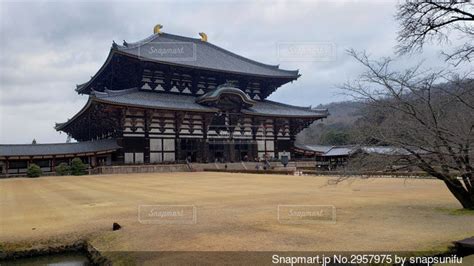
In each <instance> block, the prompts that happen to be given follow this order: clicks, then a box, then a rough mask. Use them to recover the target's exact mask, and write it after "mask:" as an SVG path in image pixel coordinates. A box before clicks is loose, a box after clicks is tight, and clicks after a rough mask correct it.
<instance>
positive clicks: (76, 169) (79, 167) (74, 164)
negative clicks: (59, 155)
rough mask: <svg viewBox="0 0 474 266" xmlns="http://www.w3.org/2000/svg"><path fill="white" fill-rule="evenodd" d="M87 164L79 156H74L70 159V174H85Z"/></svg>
mask: <svg viewBox="0 0 474 266" xmlns="http://www.w3.org/2000/svg"><path fill="white" fill-rule="evenodd" d="M86 169H87V166H86V165H85V164H84V163H83V162H82V161H81V159H79V158H74V159H72V161H71V174H72V175H85V174H86Z"/></svg>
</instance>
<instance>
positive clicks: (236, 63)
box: [115, 33, 299, 79]
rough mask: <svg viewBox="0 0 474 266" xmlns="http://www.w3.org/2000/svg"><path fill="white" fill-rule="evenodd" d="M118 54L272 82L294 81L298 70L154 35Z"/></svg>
mask: <svg viewBox="0 0 474 266" xmlns="http://www.w3.org/2000/svg"><path fill="white" fill-rule="evenodd" d="M115 47H116V48H117V50H118V51H120V52H122V53H125V54H128V55H131V56H135V57H139V58H141V59H142V60H147V61H155V62H162V63H170V64H176V65H181V66H186V67H192V68H200V69H206V70H214V71H221V72H229V73H235V74H246V75H256V76H263V77H275V78H294V79H296V78H298V76H299V74H298V70H284V69H280V68H279V66H278V65H268V64H263V63H260V62H257V61H254V60H251V59H248V58H246V57H243V56H240V55H237V54H235V53H232V52H230V51H228V50H225V49H223V48H221V47H219V46H216V45H214V44H211V43H209V42H207V41H201V39H197V38H189V37H183V36H178V35H173V34H168V33H157V34H153V35H151V36H150V37H148V38H146V39H144V40H142V41H139V42H136V43H124V45H115Z"/></svg>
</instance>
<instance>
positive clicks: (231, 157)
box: [228, 138, 236, 163]
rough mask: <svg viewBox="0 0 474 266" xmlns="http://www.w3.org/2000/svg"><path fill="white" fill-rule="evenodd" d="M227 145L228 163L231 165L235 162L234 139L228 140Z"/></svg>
mask: <svg viewBox="0 0 474 266" xmlns="http://www.w3.org/2000/svg"><path fill="white" fill-rule="evenodd" d="M228 143H229V144H228V146H229V161H230V162H232V163H233V162H235V160H236V158H235V143H234V139H233V138H231V139H229V142H228Z"/></svg>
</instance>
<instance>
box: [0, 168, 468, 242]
mask: <svg viewBox="0 0 474 266" xmlns="http://www.w3.org/2000/svg"><path fill="white" fill-rule="evenodd" d="M328 179H331V177H314V176H284V175H254V174H231V173H212V172H193V173H154V174H130V175H102V176H80V177H75V176H67V177H56V176H54V177H41V178H36V179H30V178H14V179H3V180H0V215H1V220H0V242H1V243H3V244H5V243H8V244H11V243H20V242H35V241H36V242H45V243H47V242H48V241H52V239H54V241H56V242H57V241H59V242H60V241H62V240H63V239H67V240H71V239H76V238H77V239H79V238H87V239H89V240H90V241H91V242H92V243H93V244H94V245H95V246H96V247H97V248H98V249H100V250H106V251H245V250H251V251H272V250H279V251H297V250H298V251H312V250H325V251H381V250H384V251H401V250H403V251H406V250H433V249H438V248H441V247H445V246H446V245H447V244H449V243H450V242H451V241H454V240H459V239H462V238H464V237H468V236H472V235H474V216H473V215H456V214H453V211H454V210H456V209H459V208H460V205H459V204H458V203H457V202H456V201H455V199H454V198H453V197H452V196H451V195H450V193H449V192H448V191H447V189H446V188H445V187H444V185H443V183H442V182H439V181H437V180H407V179H390V178H373V179H355V178H354V179H350V180H348V181H344V182H343V183H339V184H337V185H334V184H332V182H328ZM140 205H193V206H194V207H195V214H196V216H195V219H196V222H195V223H184V224H180V223H168V224H144V223H140V221H139V219H138V215H139V211H138V209H139V206H140ZM278 205H333V206H334V207H335V210H336V219H335V222H320V221H313V222H309V223H294V224H291V223H290V224H287V223H280V222H279V221H278V219H277V216H278ZM113 222H118V223H119V224H120V225H121V226H122V229H121V230H119V231H115V232H112V230H111V228H112V223H113Z"/></svg>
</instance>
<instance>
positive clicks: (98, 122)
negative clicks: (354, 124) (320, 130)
mask: <svg viewBox="0 0 474 266" xmlns="http://www.w3.org/2000/svg"><path fill="white" fill-rule="evenodd" d="M149 39H150V38H149ZM151 39H152V40H154V41H156V42H157V43H158V44H159V43H160V41H161V40H166V41H169V40H173V41H176V43H177V45H179V43H181V42H183V41H186V42H189V43H190V44H192V47H194V49H196V51H197V57H196V59H195V61H192V62H191V63H189V62H185V61H184V62H180V61H177V62H175V61H173V60H171V62H169V61H166V60H154V59H151V58H143V57H140V56H137V55H136V54H134V53H133V51H132V49H135V47H139V48H142V49H145V48H144V47H145V45H148V46H149V45H150V40H148V41H146V42H143V43H138V44H134V45H128V44H127V45H124V46H118V45H116V44H114V45H113V46H112V49H111V52H110V54H109V57H108V59H107V61H106V62H105V64H104V66H102V68H101V69H100V70H99V72H98V73H97V74H96V75H95V76H94V77H92V79H91V80H90V81H89V82H87V83H85V84H82V85H79V86H78V87H77V89H76V90H77V91H78V92H79V93H81V94H89V101H88V103H87V104H86V106H85V107H84V108H83V109H82V110H81V111H80V112H79V113H78V114H77V115H75V116H74V117H73V118H72V119H70V120H69V121H68V122H66V123H62V124H58V125H57V129H58V130H62V131H65V132H67V133H68V134H69V135H71V136H72V137H73V138H75V139H76V140H78V141H86V140H94V139H104V138H114V139H116V140H117V143H118V144H119V145H120V146H121V147H123V148H122V149H121V150H119V151H118V152H117V153H116V154H115V156H114V159H115V162H116V163H160V162H175V161H184V160H190V161H196V162H214V161H216V160H218V161H229V162H232V161H241V160H255V159H256V158H264V157H265V158H268V159H271V158H278V157H279V153H281V152H288V151H291V150H292V147H293V143H294V140H295V136H296V134H297V133H298V132H299V131H301V130H302V129H303V128H305V127H307V126H308V125H309V124H311V123H312V122H313V121H315V120H317V119H321V118H324V117H326V116H327V111H324V110H313V109H310V108H304V107H295V106H289V105H285V104H279V103H275V102H271V101H268V100H266V98H267V97H268V96H269V95H270V94H271V93H272V92H273V91H275V90H276V89H277V88H278V87H279V86H281V85H283V84H285V83H288V82H290V81H293V80H296V79H297V78H298V77H299V74H298V73H297V71H287V70H281V69H279V68H278V66H269V65H264V64H261V63H258V62H255V61H252V60H249V59H246V58H243V57H240V56H238V55H235V54H232V53H230V52H228V51H225V50H223V49H222V48H218V47H216V46H214V45H212V44H208V43H207V42H204V41H201V40H199V39H192V38H186V37H181V36H175V35H169V34H155V35H153V36H152V38H151ZM200 51H204V52H205V53H207V54H202V53H204V52H200ZM209 53H214V54H212V55H213V56H212V58H215V59H214V61H212V62H209V60H208V59H206V58H204V59H203V58H201V57H204V56H208V54H209ZM219 56H220V57H222V58H221V59H219ZM220 62H222V68H220V67H219V64H220ZM226 62H228V63H227V64H226ZM229 62H230V63H229ZM206 64H208V65H209V66H207V65H206ZM239 64H240V65H239ZM216 65H217V67H216ZM229 65H230V66H231V67H229ZM232 67H234V68H235V69H233V68H232ZM247 69H251V71H246V70H247ZM244 70H245V71H244ZM252 71H253V72H252Z"/></svg>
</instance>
